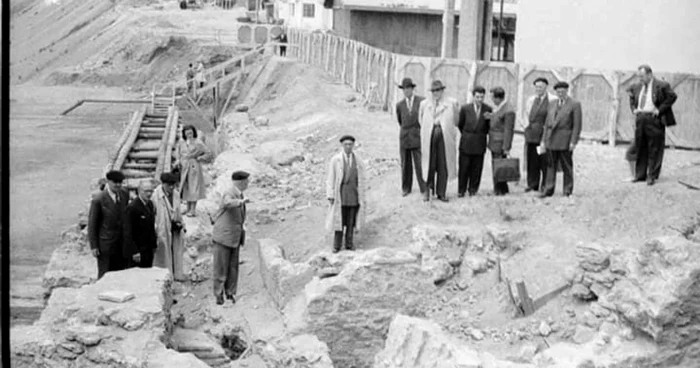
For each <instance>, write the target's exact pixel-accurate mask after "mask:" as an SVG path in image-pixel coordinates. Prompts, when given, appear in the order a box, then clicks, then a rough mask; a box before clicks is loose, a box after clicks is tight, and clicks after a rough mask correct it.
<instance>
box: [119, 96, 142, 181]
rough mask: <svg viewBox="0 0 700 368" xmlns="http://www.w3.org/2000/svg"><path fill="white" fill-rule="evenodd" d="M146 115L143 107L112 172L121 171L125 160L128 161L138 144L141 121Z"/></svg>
mask: <svg viewBox="0 0 700 368" xmlns="http://www.w3.org/2000/svg"><path fill="white" fill-rule="evenodd" d="M145 114H146V106H144V107H142V108H141V109H140V110H139V112H138V115H136V119H135V120H136V123H135V124H134V127H133V128H132V130H131V131H130V132H129V136H128V137H127V138H126V140H125V141H124V145H123V146H122V148H121V149H120V151H119V154H118V155H117V158H116V159H115V160H114V165H113V166H112V170H120V169H121V167H122V164H123V163H124V160H126V157H127V154H129V151H131V146H132V145H133V144H134V142H136V137H137V136H138V134H139V128H140V127H141V121H142V119H143V116H144V115H145Z"/></svg>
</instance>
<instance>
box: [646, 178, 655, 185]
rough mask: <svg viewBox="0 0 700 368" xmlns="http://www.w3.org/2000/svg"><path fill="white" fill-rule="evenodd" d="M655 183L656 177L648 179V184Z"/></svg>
mask: <svg viewBox="0 0 700 368" xmlns="http://www.w3.org/2000/svg"><path fill="white" fill-rule="evenodd" d="M654 184H656V179H649V180H647V185H654Z"/></svg>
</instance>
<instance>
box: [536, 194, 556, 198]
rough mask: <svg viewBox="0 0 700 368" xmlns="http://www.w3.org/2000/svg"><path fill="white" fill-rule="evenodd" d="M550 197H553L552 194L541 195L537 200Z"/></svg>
mask: <svg viewBox="0 0 700 368" xmlns="http://www.w3.org/2000/svg"><path fill="white" fill-rule="evenodd" d="M552 195H553V193H542V194H540V195H539V196H538V197H539V198H547V197H551V196H552Z"/></svg>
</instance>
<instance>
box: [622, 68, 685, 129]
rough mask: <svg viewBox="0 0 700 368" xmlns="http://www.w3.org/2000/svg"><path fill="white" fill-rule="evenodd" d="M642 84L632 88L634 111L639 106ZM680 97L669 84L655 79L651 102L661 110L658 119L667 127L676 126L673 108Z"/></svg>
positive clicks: (631, 103) (631, 104)
mask: <svg viewBox="0 0 700 368" xmlns="http://www.w3.org/2000/svg"><path fill="white" fill-rule="evenodd" d="M642 88H643V86H642V84H641V83H637V84H634V85H632V87H630V89H629V90H630V91H631V92H632V93H630V108H631V109H632V111H634V110H635V109H636V108H637V106H639V95H640V94H641V93H642ZM677 98H678V95H676V92H674V91H673V89H671V85H670V84H668V82H664V81H662V80H659V79H656V78H654V81H653V82H652V92H651V101H652V102H653V103H654V106H656V108H657V109H658V110H659V116H658V118H659V119H660V120H661V124H663V125H665V126H669V127H670V126H674V125H676V116H675V115H674V114H673V110H672V109H671V106H673V104H674V103H675V102H676V99H677Z"/></svg>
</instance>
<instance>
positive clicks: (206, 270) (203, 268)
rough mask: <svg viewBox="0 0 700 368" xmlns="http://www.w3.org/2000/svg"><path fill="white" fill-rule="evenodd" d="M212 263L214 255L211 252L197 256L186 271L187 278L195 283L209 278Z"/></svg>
mask: <svg viewBox="0 0 700 368" xmlns="http://www.w3.org/2000/svg"><path fill="white" fill-rule="evenodd" d="M213 263H214V257H213V256H212V255H211V254H206V255H204V256H202V257H200V258H198V259H197V260H196V261H195V262H194V263H193V264H192V266H191V267H190V268H189V270H188V271H187V278H189V280H190V281H192V282H195V283H199V282H203V281H206V280H209V278H211V275H212V266H213Z"/></svg>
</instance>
